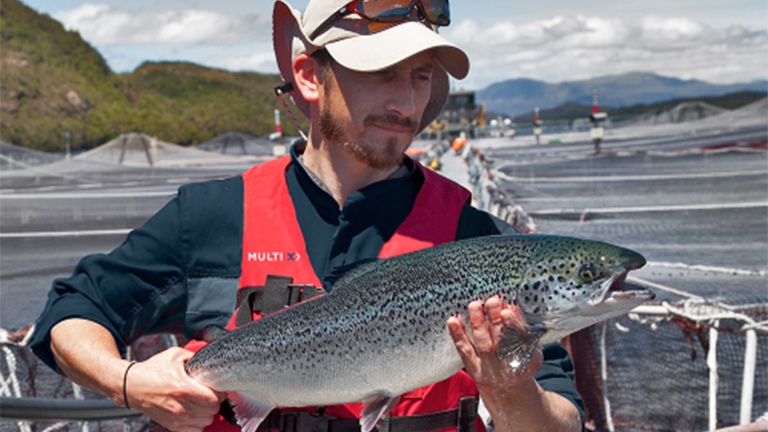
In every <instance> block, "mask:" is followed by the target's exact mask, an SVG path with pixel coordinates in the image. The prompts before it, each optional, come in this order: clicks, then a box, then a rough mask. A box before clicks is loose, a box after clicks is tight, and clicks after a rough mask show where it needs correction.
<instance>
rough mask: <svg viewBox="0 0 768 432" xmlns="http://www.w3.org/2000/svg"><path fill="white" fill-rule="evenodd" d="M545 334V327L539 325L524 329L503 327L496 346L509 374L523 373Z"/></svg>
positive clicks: (510, 326)
mask: <svg viewBox="0 0 768 432" xmlns="http://www.w3.org/2000/svg"><path fill="white" fill-rule="evenodd" d="M546 332H547V329H546V327H544V326H543V325H541V324H534V325H530V326H528V328H526V329H521V328H519V327H516V326H512V325H505V326H504V327H503V328H502V331H501V338H500V340H499V344H498V351H499V352H498V355H499V359H501V360H502V361H503V362H504V363H505V364H506V365H507V368H508V369H509V371H510V372H512V373H520V372H523V371H524V370H525V369H526V368H527V367H528V363H530V361H531V357H532V356H533V352H534V351H535V350H536V347H537V346H538V345H539V341H540V340H541V338H542V336H544V334H545V333H546Z"/></svg>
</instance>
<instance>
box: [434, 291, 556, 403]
mask: <svg viewBox="0 0 768 432" xmlns="http://www.w3.org/2000/svg"><path fill="white" fill-rule="evenodd" d="M468 311H469V329H470V332H471V334H469V333H467V329H466V327H465V326H464V323H462V322H461V319H459V318H458V317H452V318H450V319H449V320H448V328H449V330H450V332H451V337H453V341H454V343H455V344H456V349H457V350H458V351H459V355H460V356H461V359H462V361H463V362H464V368H465V369H466V371H467V373H468V374H469V376H471V377H472V378H473V379H474V380H475V382H476V383H477V386H478V387H479V388H481V389H486V390H488V391H492V392H496V391H509V390H510V389H512V388H513V387H515V386H517V385H518V384H520V383H523V382H526V381H528V380H530V379H531V378H533V376H534V375H535V374H536V372H537V371H538V370H539V368H540V367H541V362H542V358H543V357H542V354H541V349H540V348H539V349H537V350H536V351H535V352H534V355H533V358H532V359H531V362H530V364H529V365H528V367H527V368H526V369H525V370H523V371H520V372H518V373H512V372H511V371H510V370H509V369H508V368H507V366H506V365H505V364H504V362H502V361H501V360H500V359H499V357H498V349H497V344H498V341H499V338H500V337H501V331H502V328H503V327H504V325H511V326H515V327H518V328H520V329H524V328H525V327H526V324H525V320H524V317H523V314H522V312H521V311H520V309H519V308H518V307H516V306H513V305H506V306H505V305H503V304H502V301H501V299H500V298H498V297H492V298H490V299H488V301H487V302H486V303H485V311H483V303H482V302H481V301H474V302H472V303H470V304H469V308H468Z"/></svg>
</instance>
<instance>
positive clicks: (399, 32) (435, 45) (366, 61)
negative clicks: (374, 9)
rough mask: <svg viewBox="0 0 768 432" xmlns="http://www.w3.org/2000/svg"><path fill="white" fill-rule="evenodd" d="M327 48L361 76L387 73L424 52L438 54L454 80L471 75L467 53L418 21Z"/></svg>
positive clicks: (438, 59)
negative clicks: (366, 73)
mask: <svg viewBox="0 0 768 432" xmlns="http://www.w3.org/2000/svg"><path fill="white" fill-rule="evenodd" d="M325 48H326V49H327V50H328V52H329V53H330V54H331V57H333V59H334V60H336V61H337V62H338V63H339V64H341V65H342V66H344V67H345V68H347V69H351V70H355V71H360V72H373V71H378V70H382V69H386V68H388V67H390V66H392V65H395V64H397V63H399V62H401V61H403V60H405V59H407V58H409V57H411V56H413V55H416V54H418V53H420V52H423V51H427V50H434V52H435V58H436V59H437V61H438V62H439V63H440V65H441V66H443V68H444V69H445V70H446V71H447V72H448V73H449V74H451V76H453V77H454V78H456V79H462V78H464V77H466V76H467V73H469V59H468V58H467V55H466V54H464V51H462V50H461V49H460V48H459V47H457V46H456V45H454V44H452V43H451V42H449V41H448V40H447V39H445V38H444V37H442V36H440V35H439V34H437V33H435V32H434V31H432V30H430V29H429V28H428V27H426V26H425V25H424V24H422V23H420V22H415V21H414V22H407V23H403V24H399V25H396V26H394V27H392V28H389V29H387V30H383V31H381V32H378V33H373V34H368V35H360V36H357V37H352V38H347V39H342V40H339V41H335V42H331V43H328V44H327V45H325Z"/></svg>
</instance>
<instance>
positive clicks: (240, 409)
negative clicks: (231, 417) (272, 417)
mask: <svg viewBox="0 0 768 432" xmlns="http://www.w3.org/2000/svg"><path fill="white" fill-rule="evenodd" d="M229 400H230V401H232V405H233V410H234V411H235V418H237V422H238V423H239V424H240V426H241V427H242V428H243V432H256V429H257V428H258V427H259V425H260V424H261V422H263V421H264V419H265V418H267V416H268V415H269V413H270V412H271V411H272V410H273V409H275V406H274V405H272V404H271V403H269V402H264V401H263V400H261V399H256V398H255V397H253V396H248V395H246V394H242V393H230V394H229Z"/></svg>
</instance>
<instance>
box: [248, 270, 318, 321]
mask: <svg viewBox="0 0 768 432" xmlns="http://www.w3.org/2000/svg"><path fill="white" fill-rule="evenodd" d="M291 282H293V278H291V277H288V276H275V275H267V283H265V284H264V286H249V287H243V288H240V290H238V292H237V304H238V309H237V315H236V316H235V324H236V325H237V326H238V327H240V326H242V325H244V324H247V323H249V322H251V321H252V320H253V319H252V318H251V312H255V311H261V315H262V316H266V315H269V314H271V313H274V312H277V311H279V310H282V309H283V308H286V307H288V306H291V305H294V304H296V303H298V302H300V301H303V300H309V299H311V298H312V297H315V296H318V295H320V294H324V293H325V290H324V289H322V288H317V287H315V286H314V285H292V284H291Z"/></svg>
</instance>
